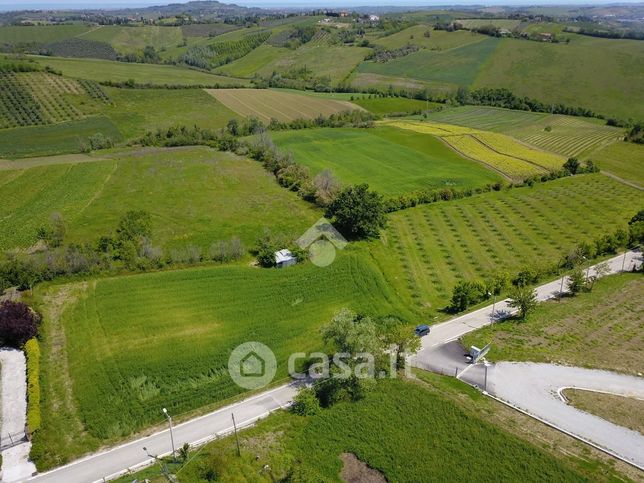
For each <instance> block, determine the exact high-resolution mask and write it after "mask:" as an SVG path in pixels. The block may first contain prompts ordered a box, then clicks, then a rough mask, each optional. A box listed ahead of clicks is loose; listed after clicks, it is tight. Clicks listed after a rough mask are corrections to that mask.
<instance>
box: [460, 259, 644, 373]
mask: <svg viewBox="0 0 644 483" xmlns="http://www.w3.org/2000/svg"><path fill="white" fill-rule="evenodd" d="M628 268H629V267H626V269H628ZM643 290H644V280H642V276H641V274H632V273H627V274H619V275H611V276H608V277H605V278H602V279H600V280H599V281H597V282H596V283H595V286H594V287H593V290H592V292H590V293H581V294H579V295H577V296H576V297H566V298H563V299H562V300H561V301H549V302H545V303H542V304H540V305H539V306H538V307H537V309H536V310H535V311H534V312H533V313H532V314H530V315H529V316H528V318H527V320H526V321H525V322H516V321H512V320H508V321H505V322H500V323H497V324H494V325H493V326H489V327H486V328H484V329H481V330H478V331H476V332H472V333H470V334H468V335H466V336H465V338H464V340H465V345H466V346H467V347H469V346H470V345H471V344H474V345H477V344H479V343H482V344H483V345H485V344H487V343H488V342H492V344H493V349H492V350H491V351H490V352H489V354H488V356H487V357H488V359H490V360H495V361H532V362H556V363H558V364H564V365H571V366H580V367H591V368H597V369H607V370H612V371H617V372H624V373H628V374H639V373H641V372H643V371H644V363H643V362H642V358H641V354H640V347H641V344H642V313H643V312H644V302H643V301H642V297H641V295H642V291H643ZM478 347H481V346H478ZM528 348H529V350H528ZM589 348H590V349H592V350H589Z"/></svg>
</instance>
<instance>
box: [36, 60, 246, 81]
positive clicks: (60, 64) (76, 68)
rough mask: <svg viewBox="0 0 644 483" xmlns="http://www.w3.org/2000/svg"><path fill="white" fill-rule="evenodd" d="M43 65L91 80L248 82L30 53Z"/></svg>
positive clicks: (180, 70) (181, 69) (176, 69)
mask: <svg viewBox="0 0 644 483" xmlns="http://www.w3.org/2000/svg"><path fill="white" fill-rule="evenodd" d="M30 58H33V59H35V60H37V61H38V63H39V64H41V65H43V66H47V65H48V66H49V67H51V68H53V69H55V70H58V71H61V72H62V73H63V74H64V75H66V76H69V77H78V78H81V79H89V80H95V81H113V82H127V81H128V80H130V79H132V80H134V81H135V82H137V83H139V84H147V83H150V84H156V85H165V84H176V85H184V86H190V85H205V86H214V85H216V84H220V85H231V84H234V85H248V84H249V82H248V81H246V80H242V79H235V78H232V77H224V76H218V75H214V74H208V73H205V72H201V71H198V70H194V69H187V68H184V67H176V66H173V65H160V64H135V63H131V62H117V61H109V60H98V59H66V58H62V57H43V56H30Z"/></svg>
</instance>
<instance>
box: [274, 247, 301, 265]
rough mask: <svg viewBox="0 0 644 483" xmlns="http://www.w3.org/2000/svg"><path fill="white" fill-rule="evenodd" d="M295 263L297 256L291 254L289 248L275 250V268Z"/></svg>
mask: <svg viewBox="0 0 644 483" xmlns="http://www.w3.org/2000/svg"><path fill="white" fill-rule="evenodd" d="M296 263H297V258H296V257H295V256H293V254H292V253H291V250H287V249H286V248H285V249H284V250H280V251H279V252H275V265H276V266H277V268H284V267H289V266H291V265H295V264H296Z"/></svg>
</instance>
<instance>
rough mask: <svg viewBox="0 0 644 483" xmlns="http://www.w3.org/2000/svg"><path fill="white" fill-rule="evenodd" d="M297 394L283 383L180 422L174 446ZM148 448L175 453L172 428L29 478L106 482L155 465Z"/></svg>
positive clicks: (257, 415)
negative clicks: (121, 474) (136, 469)
mask: <svg viewBox="0 0 644 483" xmlns="http://www.w3.org/2000/svg"><path fill="white" fill-rule="evenodd" d="M296 393H297V387H296V385H295V384H288V385H285V386H280V387H278V388H276V389H272V390H270V391H267V392H264V393H261V394H259V395H257V396H254V397H251V398H248V399H246V400H244V401H241V402H239V403H237V404H233V405H231V406H227V407H225V408H222V409H219V410H218V411H215V412H212V413H210V414H206V415H205V416H201V417H199V418H196V419H192V420H190V421H187V422H185V423H181V424H177V425H176V426H175V427H174V430H173V435H174V446H175V448H176V449H179V448H180V447H181V446H183V444H184V443H191V444H195V443H199V442H205V441H208V440H210V439H214V436H215V435H223V434H227V433H230V432H231V431H232V429H233V422H232V416H231V414H232V413H234V415H235V421H236V423H237V428H240V427H243V426H247V425H249V424H252V423H254V422H256V421H257V420H258V419H261V418H263V417H265V416H267V415H268V414H269V413H270V412H272V411H275V410H276V409H280V408H283V407H286V406H287V405H288V404H289V403H290V402H291V401H292V399H293V396H295V394H296ZM144 447H145V448H147V452H148V453H149V454H151V455H153V456H163V455H167V454H170V453H172V445H171V441H170V430H169V429H166V430H164V431H160V432H158V433H155V434H153V435H151V436H147V437H145V438H141V439H138V440H136V441H132V442H130V443H126V444H124V445H121V446H117V447H116V448H113V449H110V450H108V451H105V452H102V453H98V454H95V455H91V456H89V457H87V458H84V459H81V460H78V461H75V462H73V463H70V464H68V465H66V466H61V467H60V468H56V469H54V470H52V471H49V472H47V473H42V474H40V475H37V476H35V477H33V478H31V479H29V480H27V481H33V482H38V483H45V482H52V483H60V482H65V483H89V482H96V481H103V478H106V479H110V477H115V476H117V475H118V474H120V473H124V472H125V471H127V470H128V469H134V468H136V467H139V468H140V467H144V466H148V465H151V464H153V463H154V459H153V458H150V457H149V456H147V455H146V452H145V451H144V450H143V448H144Z"/></svg>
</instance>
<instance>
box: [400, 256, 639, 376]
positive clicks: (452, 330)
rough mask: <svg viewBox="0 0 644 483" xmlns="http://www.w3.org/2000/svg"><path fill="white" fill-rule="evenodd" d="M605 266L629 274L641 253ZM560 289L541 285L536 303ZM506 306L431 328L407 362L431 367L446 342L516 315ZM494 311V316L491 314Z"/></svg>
mask: <svg viewBox="0 0 644 483" xmlns="http://www.w3.org/2000/svg"><path fill="white" fill-rule="evenodd" d="M607 263H608V266H609V268H610V272H609V273H617V272H620V271H621V270H622V264H623V266H624V269H625V270H630V269H631V268H632V267H633V266H635V265H637V266H639V265H641V263H642V254H641V253H640V252H634V251H629V252H626V258H624V255H623V254H622V255H619V256H617V257H614V258H611V259H610V260H607ZM595 267H596V265H595V266H593V267H591V268H590V269H589V271H588V275H589V276H591V277H592V276H594V275H596V272H595ZM567 280H568V279H567V277H566V279H565V280H564V283H563V289H564V291H565V290H566V286H567V283H568V282H567ZM561 287H562V284H561V279H558V280H555V281H552V282H549V283H546V284H544V285H541V286H539V287H537V289H536V291H537V299H538V300H539V301H545V300H548V299H551V298H554V297H557V296H558V295H559V293H560V291H561ZM507 302H508V299H504V300H501V301H498V302H497V303H496V304H495V305H488V306H487V307H483V308H482V309H478V310H475V311H473V312H469V313H467V314H465V315H461V316H460V317H456V318H454V319H451V320H449V321H447V322H443V323H441V324H436V325H434V326H432V329H431V332H430V333H429V335H426V336H425V337H423V338H422V348H421V350H420V351H419V352H418V353H417V354H416V355H415V356H414V357H412V358H411V359H410V360H411V363H412V365H414V366H416V367H420V368H424V367H426V366H427V364H431V360H432V358H433V357H434V355H435V354H434V350H435V349H437V348H438V347H439V346H441V345H442V344H444V343H445V342H449V341H452V340H456V339H458V338H460V337H462V336H463V335H465V334H467V333H468V332H472V331H474V330H477V329H480V328H482V327H485V326H486V325H490V324H491V323H492V322H494V321H495V320H500V319H503V318H506V317H508V316H509V315H511V314H513V313H515V312H516V311H515V310H513V309H511V308H510V307H508V304H507ZM493 308H494V314H492V309H493ZM446 370H447V369H446ZM449 370H451V371H453V370H454V367H453V366H452V367H450V368H449Z"/></svg>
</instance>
